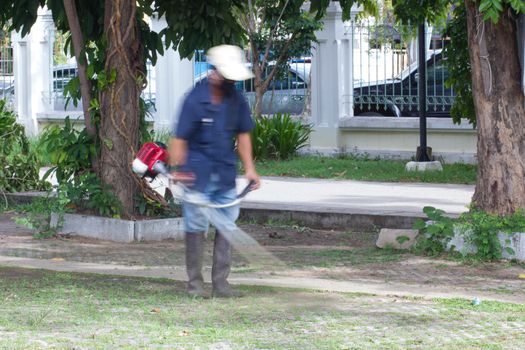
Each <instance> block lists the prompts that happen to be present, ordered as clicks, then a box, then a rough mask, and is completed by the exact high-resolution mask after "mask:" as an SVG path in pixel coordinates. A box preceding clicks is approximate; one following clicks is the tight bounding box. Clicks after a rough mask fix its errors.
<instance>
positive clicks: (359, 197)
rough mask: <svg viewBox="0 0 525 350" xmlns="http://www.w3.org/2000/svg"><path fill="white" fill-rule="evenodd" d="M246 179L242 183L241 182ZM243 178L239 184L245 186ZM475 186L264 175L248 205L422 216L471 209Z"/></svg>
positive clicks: (250, 206) (314, 210) (245, 203)
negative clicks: (429, 208) (429, 209)
mask: <svg viewBox="0 0 525 350" xmlns="http://www.w3.org/2000/svg"><path fill="white" fill-rule="evenodd" d="M241 182H242V184H241ZM244 184H245V182H244V180H240V181H239V187H241V185H244ZM473 193H474V186H472V185H449V184H427V183H386V182H365V181H349V180H341V181H339V180H319V179H298V178H283V177H264V178H263V180H262V186H261V188H260V189H259V190H258V191H254V192H252V193H250V194H249V195H248V196H247V198H246V200H245V201H244V202H243V204H242V206H243V207H244V208H254V209H271V210H298V211H307V212H314V213H315V212H318V213H345V214H374V215H398V216H421V215H422V210H423V207H425V206H428V205H429V206H433V207H436V208H440V209H443V210H444V211H445V212H447V213H449V214H455V215H457V214H460V213H462V212H465V211H467V205H468V204H469V203H470V201H471V198H472V195H473Z"/></svg>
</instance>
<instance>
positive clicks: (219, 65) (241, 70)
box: [206, 45, 253, 81]
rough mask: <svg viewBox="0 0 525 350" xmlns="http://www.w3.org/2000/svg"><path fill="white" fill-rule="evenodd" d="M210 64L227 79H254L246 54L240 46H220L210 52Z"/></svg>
mask: <svg viewBox="0 0 525 350" xmlns="http://www.w3.org/2000/svg"><path fill="white" fill-rule="evenodd" d="M206 56H207V57H208V63H209V64H211V65H213V66H214V67H215V68H216V69H217V71H218V72H219V73H220V74H221V75H222V76H223V77H224V78H226V79H229V80H235V81H242V80H246V79H250V78H253V73H252V72H251V71H250V70H249V69H248V67H247V66H246V61H245V59H244V52H243V51H242V49H241V48H240V47H238V46H234V45H219V46H215V47H212V48H211V49H209V50H208V52H207V54H206Z"/></svg>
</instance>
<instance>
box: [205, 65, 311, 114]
mask: <svg viewBox="0 0 525 350" xmlns="http://www.w3.org/2000/svg"><path fill="white" fill-rule="evenodd" d="M310 68H311V63H310V62H309V61H307V60H299V61H291V62H290V63H289V64H288V70H287V71H286V72H285V73H284V75H282V76H278V77H274V79H273V80H272V83H271V84H270V85H269V86H268V90H267V91H266V92H265V93H264V95H263V100H262V113H263V114H273V113H290V114H295V115H298V114H301V113H302V112H303V109H304V105H305V100H306V93H307V89H308V82H309V80H310ZM267 72H269V70H267ZM267 72H266V73H267ZM208 74H209V69H207V70H206V71H204V72H202V73H201V74H199V75H198V76H196V77H195V83H196V84H198V83H200V82H201V81H204V80H205V79H206V78H207V76H208ZM264 78H266V75H263V79H264ZM236 87H237V88H238V89H239V90H242V91H244V94H245V96H246V99H247V100H248V103H249V105H250V107H252V106H253V105H254V103H255V87H254V80H253V79H248V80H245V81H243V82H237V83H236Z"/></svg>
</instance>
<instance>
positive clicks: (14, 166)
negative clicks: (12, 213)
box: [0, 100, 46, 192]
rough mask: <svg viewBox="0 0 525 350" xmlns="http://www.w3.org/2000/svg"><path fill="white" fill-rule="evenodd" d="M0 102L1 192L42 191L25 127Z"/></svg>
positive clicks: (3, 102) (43, 185) (42, 185)
mask: <svg viewBox="0 0 525 350" xmlns="http://www.w3.org/2000/svg"><path fill="white" fill-rule="evenodd" d="M5 103H6V102H5V100H0V163H1V165H0V191H6V192H21V191H30V190H43V189H45V187H46V184H45V183H44V182H43V181H40V179H39V166H38V162H37V159H36V157H35V155H34V154H33V153H32V152H31V149H30V145H29V141H28V139H27V137H26V136H25V133H24V127H23V126H22V125H20V124H17V122H16V115H15V114H14V113H13V112H11V111H9V110H8V109H7V108H6V105H5Z"/></svg>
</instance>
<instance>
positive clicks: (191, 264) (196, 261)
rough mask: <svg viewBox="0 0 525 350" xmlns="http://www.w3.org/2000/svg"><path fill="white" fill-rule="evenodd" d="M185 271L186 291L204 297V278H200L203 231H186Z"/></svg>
mask: <svg viewBox="0 0 525 350" xmlns="http://www.w3.org/2000/svg"><path fill="white" fill-rule="evenodd" d="M185 241H186V272H187V273H188V286H187V289H186V291H187V292H188V294H189V295H191V296H194V297H205V296H206V295H205V292H204V279H203V278H202V251H203V245H204V234H203V233H186V234H185Z"/></svg>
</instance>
